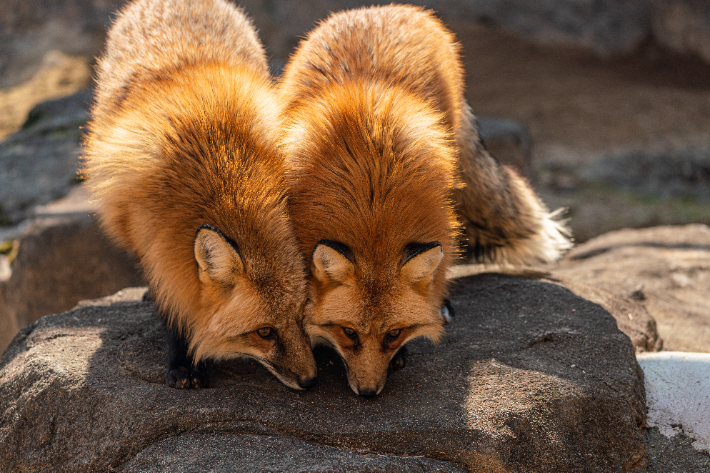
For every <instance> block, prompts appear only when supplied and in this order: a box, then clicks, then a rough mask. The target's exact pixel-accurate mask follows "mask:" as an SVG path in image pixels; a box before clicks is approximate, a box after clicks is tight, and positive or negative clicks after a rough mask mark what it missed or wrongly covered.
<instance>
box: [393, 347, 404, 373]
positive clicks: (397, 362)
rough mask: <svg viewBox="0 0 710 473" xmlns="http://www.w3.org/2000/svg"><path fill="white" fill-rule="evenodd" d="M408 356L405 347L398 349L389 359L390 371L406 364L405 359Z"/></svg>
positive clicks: (397, 369) (399, 368)
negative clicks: (390, 359)
mask: <svg viewBox="0 0 710 473" xmlns="http://www.w3.org/2000/svg"><path fill="white" fill-rule="evenodd" d="M408 358H409V351H407V347H406V346H404V347H402V348H400V349H399V351H398V352H397V354H396V355H394V358H392V361H390V369H391V370H392V371H399V370H401V369H402V368H404V367H405V366H407V359H408Z"/></svg>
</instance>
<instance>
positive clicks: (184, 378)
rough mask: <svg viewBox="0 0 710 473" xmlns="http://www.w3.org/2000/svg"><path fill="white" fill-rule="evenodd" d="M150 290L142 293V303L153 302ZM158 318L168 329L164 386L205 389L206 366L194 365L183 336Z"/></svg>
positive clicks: (200, 363)
mask: <svg viewBox="0 0 710 473" xmlns="http://www.w3.org/2000/svg"><path fill="white" fill-rule="evenodd" d="M151 294H152V293H151V290H150V289H148V290H146V291H145V292H144V293H143V299H142V300H143V302H154V301H153V298H152V295H151ZM160 318H161V319H162V320H163V323H165V327H166V328H167V329H168V371H167V373H165V384H167V385H168V386H169V387H171V388H178V389H185V388H206V387H207V365H206V363H205V362H204V361H201V362H199V363H197V364H195V363H194V359H193V358H192V355H190V353H189V351H188V346H187V340H185V335H184V334H183V332H182V331H181V330H179V329H177V328H176V327H174V326H172V327H171V326H170V325H169V324H168V322H167V320H168V319H167V317H165V316H164V315H163V314H162V313H161V314H160Z"/></svg>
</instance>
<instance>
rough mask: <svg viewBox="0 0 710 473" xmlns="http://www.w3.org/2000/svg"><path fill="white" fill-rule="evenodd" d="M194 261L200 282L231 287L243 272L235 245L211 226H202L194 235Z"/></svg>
mask: <svg viewBox="0 0 710 473" xmlns="http://www.w3.org/2000/svg"><path fill="white" fill-rule="evenodd" d="M195 259H196V260H197V271H198V275H199V277H200V281H202V282H203V283H210V282H211V283H216V284H219V285H222V286H232V285H234V282H235V279H234V278H235V276H236V275H237V274H239V273H243V272H244V265H243V264H242V259H241V257H240V256H239V252H238V251H237V248H236V244H234V243H233V242H232V241H231V240H228V239H227V238H226V237H225V236H224V235H223V234H222V232H220V231H219V230H217V229H216V228H214V227H212V226H211V225H202V226H201V227H200V228H199V229H198V230H197V235H195Z"/></svg>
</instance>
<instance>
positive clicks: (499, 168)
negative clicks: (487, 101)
mask: <svg viewBox="0 0 710 473" xmlns="http://www.w3.org/2000/svg"><path fill="white" fill-rule="evenodd" d="M463 115H464V116H463V117H462V120H461V126H460V129H459V131H458V134H457V141H458V144H459V148H460V151H459V168H460V173H461V175H460V176H459V178H460V180H461V182H462V183H463V185H462V187H461V188H459V189H457V190H456V191H455V193H454V199H455V201H456V207H457V211H458V214H459V217H460V218H461V221H462V225H463V230H464V238H465V239H466V242H465V243H466V244H467V245H468V252H467V253H468V254H467V256H468V258H469V259H470V260H471V261H472V262H479V263H498V264H513V265H532V264H539V263H550V262H553V261H556V260H558V259H559V258H560V257H562V255H563V254H564V253H565V252H566V251H567V250H568V249H570V248H571V247H572V241H571V234H570V231H569V229H568V228H567V226H566V222H565V221H564V220H562V219H561V214H562V209H559V210H556V211H554V212H550V211H549V210H548V209H547V207H546V206H545V204H544V203H542V201H541V200H540V199H539V198H538V196H537V195H536V194H535V191H533V189H532V188H531V187H530V185H529V184H528V183H527V182H526V181H525V179H523V178H522V177H520V176H519V175H518V174H517V173H516V172H515V171H514V170H512V169H510V168H508V167H507V166H505V165H503V164H501V163H499V162H498V160H496V159H495V158H494V157H493V156H491V155H490V153H489V152H488V151H487V150H486V149H485V147H484V146H483V143H482V141H481V139H480V136H479V134H478V130H477V129H476V124H475V118H474V116H473V113H472V112H471V109H470V108H469V107H468V105H467V104H466V105H465V108H464V114H463Z"/></svg>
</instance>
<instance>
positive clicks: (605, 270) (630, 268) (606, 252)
mask: <svg viewBox="0 0 710 473" xmlns="http://www.w3.org/2000/svg"><path fill="white" fill-rule="evenodd" d="M552 273H553V275H554V276H556V277H559V278H562V279H564V280H571V281H584V284H586V285H589V286H594V287H595V288H598V289H602V290H604V291H607V292H609V293H612V294H615V295H616V296H618V297H623V298H625V299H626V300H632V301H633V300H635V301H637V302H638V303H639V304H640V305H642V306H643V307H644V308H645V310H646V311H647V312H648V314H650V315H651V317H652V318H653V319H655V321H656V324H657V327H658V335H659V336H660V338H662V339H663V348H664V350H669V351H686V352H703V353H708V352H710V313H709V309H708V308H710V227H707V226H705V225H686V226H677V227H675V226H673V227H670V226H667V227H654V228H646V229H641V230H629V229H627V230H619V231H615V232H610V233H606V234H604V235H601V236H599V237H597V238H594V239H592V240H589V241H588V242H586V243H584V244H581V245H579V246H577V247H576V248H574V249H573V250H572V251H570V253H569V254H568V255H567V257H566V258H565V259H564V260H563V261H562V262H560V263H559V264H558V265H557V266H556V267H555V268H554V269H553V270H552ZM629 313H630V314H631V315H632V317H634V316H635V315H634V313H632V312H629ZM617 320H619V319H618V317H617ZM620 325H621V322H620Z"/></svg>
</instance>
